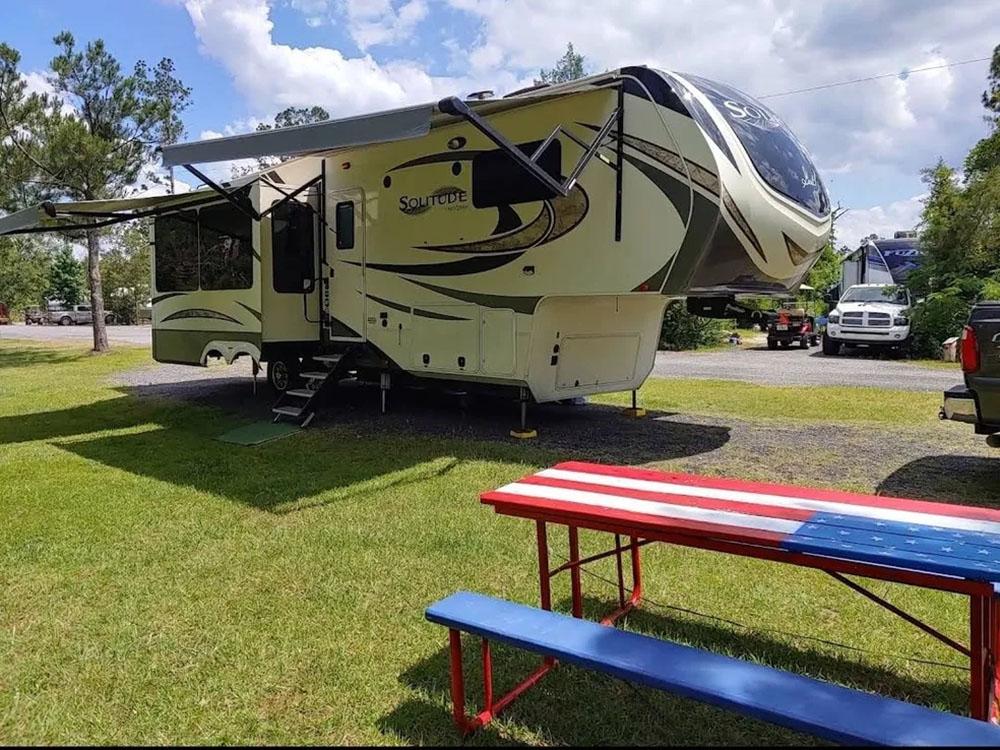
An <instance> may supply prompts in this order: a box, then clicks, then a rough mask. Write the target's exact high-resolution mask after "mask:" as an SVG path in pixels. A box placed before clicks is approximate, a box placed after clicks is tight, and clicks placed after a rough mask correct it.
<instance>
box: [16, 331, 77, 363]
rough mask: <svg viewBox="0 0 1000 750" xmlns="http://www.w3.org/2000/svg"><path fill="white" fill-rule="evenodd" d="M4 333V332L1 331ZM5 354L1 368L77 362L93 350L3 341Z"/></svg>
mask: <svg viewBox="0 0 1000 750" xmlns="http://www.w3.org/2000/svg"><path fill="white" fill-rule="evenodd" d="M0 335H2V332H0ZM0 344H2V346H3V356H2V357H0V369H4V368H14V367H32V366H34V365H58V364H65V363H67V362H75V361H77V360H79V359H84V358H85V357H89V356H91V352H90V351H88V350H87V349H83V348H79V349H77V348H73V349H70V348H58V349H57V348H42V347H34V346H23V345H21V346H19V345H17V344H9V343H3V340H2V339H0Z"/></svg>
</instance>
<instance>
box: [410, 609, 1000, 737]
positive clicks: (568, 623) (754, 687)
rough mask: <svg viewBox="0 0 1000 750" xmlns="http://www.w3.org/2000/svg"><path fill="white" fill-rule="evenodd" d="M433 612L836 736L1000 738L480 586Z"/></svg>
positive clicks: (576, 660)
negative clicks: (511, 598) (517, 600)
mask: <svg viewBox="0 0 1000 750" xmlns="http://www.w3.org/2000/svg"><path fill="white" fill-rule="evenodd" d="M426 616H427V619H428V620H429V621H430V622H433V623H436V624H438V625H443V626H445V627H446V628H449V629H451V630H456V631H461V632H464V633H470V634H473V635H477V636H481V637H482V638H485V639H487V640H489V641H495V642H498V643H505V644H508V645H510V646H514V647H516V648H520V649H523V650H525V651H530V652H533V653H536V654H540V655H542V656H547V657H554V658H556V659H558V660H559V661H560V662H564V663H567V664H573V665H575V666H578V667H583V668H585V669H590V670H594V671H597V672H603V673H605V674H608V675H611V676H613V677H618V678H621V679H623V680H627V681H629V682H633V683H637V684H640V685H646V686H648V687H652V688H656V689H658V690H663V691H665V692H668V693H673V694H675V695H679V696H683V697H685V698H692V699H694V700H697V701H701V702H703V703H708V704H711V705H713V706H718V707H720V708H725V709H728V710H731V711H735V712H737V713H740V714H745V715H747V716H751V717H753V718H756V719H761V720H763V721H768V722H771V723H773V724H777V725H780V726H783V727H787V728H789V729H794V730H797V731H800V732H805V733H807V734H811V735H815V736H817V737H821V738H824V739H828V740H832V741H834V742H842V743H848V744H874V745H938V746H940V745H975V746H993V747H996V746H1000V727H997V726H995V725H993V724H988V723H986V722H982V721H976V720H974V719H969V718H966V717H963V716H957V715H955V714H949V713H942V712H941V711H936V710H934V709H930V708H925V707H923V706H917V705H914V704H912V703H906V702H904V701H900V700H896V699H895V698H887V697H885V696H880V695H874V694H871V693H865V692H861V691H858V690H852V689H850V688H846V687H842V686H839V685H833V684H830V683H827V682H821V681H819V680H815V679H812V678H810V677H805V676H803V675H797V674H791V673H789V672H783V671H781V670H778V669H774V668H772V667H767V666H762V665H759V664H753V663H750V662H746V661H742V660H740V659H734V658H732V657H728V656H723V655H721V654H714V653H710V652H707V651H703V650H701V649H697V648H693V647H691V646H683V645H680V644H676V643H671V642H669V641H663V640H659V639H657V638H651V637H649V636H645V635H640V634H637V633H630V632H627V631H623V630H617V629H615V628H611V627H607V626H604V625H600V624H598V623H595V622H590V621H587V620H579V619H575V618H572V617H568V616H566V615H562V614H558V613H555V612H548V611H546V610H542V609H537V608H535V607H529V606H525V605H523V604H515V603H512V602H508V601H504V600H502V599H494V598H492V597H488V596H482V595H480V594H473V593H468V592H459V593H456V594H453V595H452V596H449V597H448V598H446V599H443V600H441V601H439V602H437V603H436V604H433V605H431V607H429V608H428V610H427V613H426ZM598 708H599V707H598Z"/></svg>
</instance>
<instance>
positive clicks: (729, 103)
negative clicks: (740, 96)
mask: <svg viewBox="0 0 1000 750" xmlns="http://www.w3.org/2000/svg"><path fill="white" fill-rule="evenodd" d="M722 106H724V107H725V108H726V109H727V110H728V111H729V115H730V116H731V117H732V118H733V119H734V120H737V121H739V122H743V123H746V124H747V125H753V126H754V127H755V128H763V129H766V130H777V129H779V128H780V127H782V124H781V120H779V119H778V116H777V115H775V114H774V113H773V112H771V111H770V110H769V109H767V108H766V107H763V106H762V105H760V104H749V103H747V102H737V101H733V100H732V99H726V100H724V101H723V102H722Z"/></svg>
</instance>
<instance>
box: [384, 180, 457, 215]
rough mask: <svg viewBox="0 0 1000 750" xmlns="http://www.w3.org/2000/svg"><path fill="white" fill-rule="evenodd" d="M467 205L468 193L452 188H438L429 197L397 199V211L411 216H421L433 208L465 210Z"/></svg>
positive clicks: (402, 197) (409, 196) (407, 196)
mask: <svg viewBox="0 0 1000 750" xmlns="http://www.w3.org/2000/svg"><path fill="white" fill-rule="evenodd" d="M468 203H469V193H468V192H467V191H465V190H463V189H462V188H459V187H454V186H445V187H439V188H438V189H437V190H435V191H434V192H433V193H431V194H430V195H421V196H412V195H402V196H400V198H399V210H400V211H402V212H403V213H404V214H409V215H411V216H413V215H416V214H422V213H424V212H425V211H429V210H430V209H431V208H433V207H435V206H446V207H448V208H465V206H466V205H468Z"/></svg>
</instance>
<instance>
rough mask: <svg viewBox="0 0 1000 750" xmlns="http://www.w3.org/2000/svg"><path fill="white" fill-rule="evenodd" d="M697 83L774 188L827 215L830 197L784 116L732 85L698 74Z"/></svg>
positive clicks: (694, 81) (688, 77) (692, 79)
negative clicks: (707, 78)
mask: <svg viewBox="0 0 1000 750" xmlns="http://www.w3.org/2000/svg"><path fill="white" fill-rule="evenodd" d="M685 77H686V78H687V79H688V80H690V81H691V82H692V83H693V84H694V85H695V86H697V87H698V88H699V89H700V90H701V92H702V93H704V94H705V96H707V97H708V98H709V100H710V101H711V102H712V103H713V104H714V105H715V106H716V107H717V108H718V110H719V112H721V113H722V116H723V117H725V118H726V121H727V122H728V123H729V124H730V125H731V126H732V128H733V130H734V131H735V133H736V135H737V137H739V139H740V142H741V143H742V144H743V147H744V148H745V149H746V151H747V153H748V154H749V156H750V161H752V162H753V165H754V167H756V169H757V171H758V172H759V173H760V176H761V177H763V178H764V180H765V181H766V182H767V183H768V184H769V185H770V186H771V187H772V188H774V189H775V190H777V191H778V192H779V193H782V194H783V195H786V196H788V197H789V198H791V199H792V200H794V201H795V202H796V203H798V204H800V205H802V206H805V207H806V208H808V209H809V210H810V211H812V212H813V213H816V214H819V215H821V216H825V215H826V214H828V213H829V212H830V200H829V198H828V197H827V195H826V190H825V189H824V188H823V182H822V181H821V180H820V178H819V173H818V172H817V171H816V167H815V166H814V165H813V163H812V160H811V159H810V158H809V155H808V154H807V153H806V150H805V148H803V146H802V144H801V143H799V140H798V139H797V138H796V137H795V136H794V135H793V134H792V132H791V131H790V130H789V129H788V128H787V127H785V124H784V123H783V122H782V121H781V119H780V118H779V117H778V116H777V115H776V114H774V112H772V111H771V110H770V109H768V108H767V107H765V106H764V105H763V104H761V103H760V102H758V101H757V100H755V99H753V98H752V97H749V96H747V95H746V94H743V93H741V92H739V91H737V90H736V89H734V88H731V87H730V86H726V85H725V84H722V83H715V82H714V81H708V80H705V79H704V78H699V77H698V76H689V75H685Z"/></svg>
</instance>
